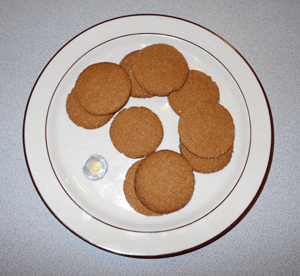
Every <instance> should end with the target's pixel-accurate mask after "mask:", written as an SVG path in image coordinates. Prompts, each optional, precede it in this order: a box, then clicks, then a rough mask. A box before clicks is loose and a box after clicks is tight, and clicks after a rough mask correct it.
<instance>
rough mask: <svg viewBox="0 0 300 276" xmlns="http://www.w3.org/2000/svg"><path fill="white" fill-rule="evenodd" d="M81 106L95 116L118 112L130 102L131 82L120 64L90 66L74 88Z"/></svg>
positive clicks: (103, 63)
mask: <svg viewBox="0 0 300 276" xmlns="http://www.w3.org/2000/svg"><path fill="white" fill-rule="evenodd" d="M74 90H75V94H76V97H77V99H78V102H79V104H80V105H81V106H82V107H83V108H84V109H85V110H86V111H87V112H89V113H91V114H93V115H98V116H99V115H108V114H112V113H115V112H117V111H118V110H119V109H121V108H122V107H123V106H124V105H125V104H126V103H127V101H128V99H129V96H130V92H131V80H130V78H129V76H128V74H127V73H126V72H125V70H124V69H123V68H122V67H121V66H120V65H118V64H115V63H111V62H100V63H96V64H93V65H90V66H88V67H87V68H86V69H84V70H83V71H82V73H81V74H80V75H79V77H78V79H77V80H76V84H75V87H74Z"/></svg>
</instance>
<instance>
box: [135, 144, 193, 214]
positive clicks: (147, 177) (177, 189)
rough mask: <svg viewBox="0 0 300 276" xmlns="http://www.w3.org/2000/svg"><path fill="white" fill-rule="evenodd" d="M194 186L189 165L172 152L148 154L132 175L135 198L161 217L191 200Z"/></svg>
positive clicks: (179, 155)
mask: <svg viewBox="0 0 300 276" xmlns="http://www.w3.org/2000/svg"><path fill="white" fill-rule="evenodd" d="M194 185H195V177H194V173H193V170H192V167H191V165H190V164H189V162H188V161H187V160H186V159H185V158H184V157H183V156H182V155H181V154H179V153H177V152H175V151H171V150H160V151H156V152H153V153H151V154H149V155H147V156H146V157H145V158H144V159H143V160H142V161H141V163H140V165H139V166H138V168H137V171H136V176H135V192H136V195H137V197H138V199H139V200H140V201H141V203H142V204H143V205H145V206H146V207H147V208H148V209H150V210H152V211H154V212H157V213H162V214H168V213H171V212H174V211H177V210H179V209H181V208H183V207H184V206H185V205H186V204H187V203H188V202H189V201H190V199H191V198H192V195H193V192H194Z"/></svg>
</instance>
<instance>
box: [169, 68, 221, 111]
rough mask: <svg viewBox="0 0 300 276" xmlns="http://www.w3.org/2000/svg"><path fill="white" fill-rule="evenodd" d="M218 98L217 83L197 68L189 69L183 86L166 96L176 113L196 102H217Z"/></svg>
mask: <svg viewBox="0 0 300 276" xmlns="http://www.w3.org/2000/svg"><path fill="white" fill-rule="evenodd" d="M219 99H220V94H219V88H218V86H217V84H216V83H215V82H214V81H213V80H212V79H211V77H210V76H208V75H206V74H205V73H203V72H200V71H198V70H190V73H189V76H188V79H187V81H186V82H185V84H184V85H183V87H182V88H181V89H180V90H179V91H174V92H172V93H171V94H170V95H169V96H168V100H169V104H170V106H171V107H172V108H173V110H174V111H175V112H176V113H177V114H178V115H180V114H181V113H182V111H183V110H185V109H187V108H188V107H189V106H191V105H192V104H194V103H196V102H199V101H202V102H219Z"/></svg>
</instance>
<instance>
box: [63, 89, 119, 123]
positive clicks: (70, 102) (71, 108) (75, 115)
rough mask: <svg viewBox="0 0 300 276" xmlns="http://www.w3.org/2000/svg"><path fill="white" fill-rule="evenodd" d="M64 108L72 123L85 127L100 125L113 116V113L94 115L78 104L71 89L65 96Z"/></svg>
mask: <svg viewBox="0 0 300 276" xmlns="http://www.w3.org/2000/svg"><path fill="white" fill-rule="evenodd" d="M66 110H67V113H68V115H69V118H70V119H71V120H72V121H73V123H75V124H76V125H78V126H81V127H83V128H87V129H95V128H98V127H101V126H103V125H105V124H106V123H107V122H108V121H109V120H110V119H111V118H112V117H113V116H114V114H109V115H103V116H95V115H92V114H90V113H88V112H87V111H85V110H84V109H83V108H82V107H81V105H80V104H79V102H78V100H77V98H76V95H75V93H74V91H73V90H72V92H71V93H70V94H69V95H68V97H67V101H66Z"/></svg>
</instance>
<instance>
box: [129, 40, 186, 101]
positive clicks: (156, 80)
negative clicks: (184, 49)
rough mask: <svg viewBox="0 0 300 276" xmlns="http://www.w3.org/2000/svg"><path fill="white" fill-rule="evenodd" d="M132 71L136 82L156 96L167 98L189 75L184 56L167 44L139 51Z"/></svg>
mask: <svg viewBox="0 0 300 276" xmlns="http://www.w3.org/2000/svg"><path fill="white" fill-rule="evenodd" d="M132 70H133V74H134V77H135V78H136V80H137V82H138V83H139V84H140V85H141V86H142V87H143V88H144V89H145V90H146V91H147V92H148V93H150V94H152V95H156V96H167V95H169V94H170V93H171V92H172V91H176V90H179V89H180V88H181V87H182V86H183V84H184V83H185V81H186V79H187V77H188V74H189V67H188V64H187V62H186V60H185V58H184V56H183V55H182V54H181V53H180V52H179V51H178V50H177V49H176V48H174V47H173V46H170V45H167V44H153V45H150V46H147V47H145V48H143V49H141V50H140V51H139V52H138V54H137V56H136V58H135V60H134V63H133V67H132Z"/></svg>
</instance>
